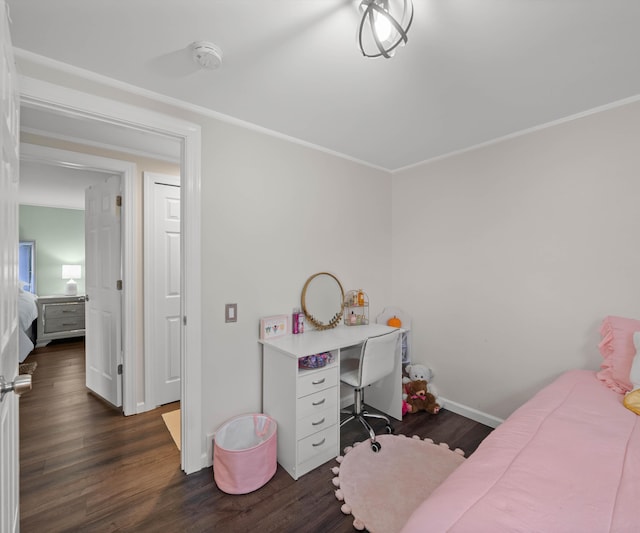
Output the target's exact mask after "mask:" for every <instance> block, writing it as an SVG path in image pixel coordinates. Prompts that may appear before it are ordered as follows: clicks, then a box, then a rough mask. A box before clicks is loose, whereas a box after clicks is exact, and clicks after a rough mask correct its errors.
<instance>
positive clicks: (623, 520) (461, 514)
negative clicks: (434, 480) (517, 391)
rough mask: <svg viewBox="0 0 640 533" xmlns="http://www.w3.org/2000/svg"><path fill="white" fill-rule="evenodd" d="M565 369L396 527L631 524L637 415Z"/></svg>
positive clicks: (639, 429)
mask: <svg viewBox="0 0 640 533" xmlns="http://www.w3.org/2000/svg"><path fill="white" fill-rule="evenodd" d="M622 399H623V396H622V395H621V394H617V393H615V392H613V391H612V390H611V389H609V388H607V386H606V385H605V384H604V383H602V382H601V381H599V380H598V379H597V378H596V375H595V372H590V371H587V370H572V371H569V372H566V373H565V374H563V375H562V376H560V377H559V378H558V379H557V380H556V381H554V382H553V383H552V384H551V385H549V386H547V387H545V388H544V389H542V390H541V391H540V392H539V393H538V394H536V395H535V396H534V397H533V398H532V399H531V400H530V401H528V402H527V403H526V404H525V405H523V406H522V407H520V409H518V410H517V411H516V412H515V413H513V414H512V415H511V416H510V417H509V418H508V419H507V420H506V421H505V422H504V423H503V424H502V425H501V426H499V427H498V428H497V429H496V430H495V431H493V432H492V433H491V435H489V437H487V438H486V439H485V441H484V442H483V443H482V444H481V445H480V447H479V448H478V449H477V450H476V452H475V453H473V455H472V456H471V457H470V458H469V459H468V460H467V461H465V462H464V463H463V464H462V465H461V466H460V467H459V468H458V469H457V470H456V471H455V472H453V474H451V476H449V478H448V479H447V480H446V481H445V482H444V483H443V484H442V485H440V487H438V489H436V490H435V491H434V492H433V493H432V495H431V496H430V497H429V498H428V499H427V500H426V501H425V502H424V503H423V504H422V505H421V506H420V507H419V508H418V509H417V510H416V511H415V512H414V513H413V515H412V516H411V518H410V519H409V521H408V522H407V524H406V525H405V527H404V528H403V529H402V533H424V532H427V531H428V532H441V531H451V532H473V533H496V532H515V531H521V532H525V531H526V532H529V531H538V532H544V533H547V532H553V533H555V532H567V533H576V532H581V533H587V532H638V531H640V417H639V416H638V415H635V414H634V413H632V412H631V411H629V410H628V409H626V408H625V407H624V406H623V405H622Z"/></svg>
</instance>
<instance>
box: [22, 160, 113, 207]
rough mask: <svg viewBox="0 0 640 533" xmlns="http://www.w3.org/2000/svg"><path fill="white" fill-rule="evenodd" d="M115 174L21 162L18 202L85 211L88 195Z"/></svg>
mask: <svg viewBox="0 0 640 533" xmlns="http://www.w3.org/2000/svg"><path fill="white" fill-rule="evenodd" d="M111 175H113V172H110V173H107V172H97V171H91V170H86V169H76V168H69V167H63V166H58V165H52V164H48V163H42V162H36V161H24V160H23V161H21V162H20V191H19V193H18V202H19V203H20V204H24V205H35V206H44V207H59V208H63V209H84V191H85V189H86V188H87V187H90V186H92V185H94V184H97V183H102V182H104V181H105V180H106V179H107V178H108V177H109V176H111Z"/></svg>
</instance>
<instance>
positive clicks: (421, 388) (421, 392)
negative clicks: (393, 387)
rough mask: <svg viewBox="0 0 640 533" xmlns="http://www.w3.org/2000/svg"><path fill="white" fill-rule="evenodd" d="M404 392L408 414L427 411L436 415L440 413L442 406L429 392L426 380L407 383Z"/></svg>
mask: <svg viewBox="0 0 640 533" xmlns="http://www.w3.org/2000/svg"><path fill="white" fill-rule="evenodd" d="M404 390H405V394H404V395H406V397H405V399H404V402H405V403H406V411H407V413H417V412H418V411H427V412H428V413H432V414H434V415H435V414H437V413H438V411H440V405H439V404H438V402H437V401H436V398H435V396H434V395H433V394H431V393H430V392H427V382H426V381H425V380H424V379H418V380H416V381H410V382H409V383H406V384H405V385H404ZM404 395H403V396H404Z"/></svg>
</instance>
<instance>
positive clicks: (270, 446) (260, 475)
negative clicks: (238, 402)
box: [213, 414, 278, 494]
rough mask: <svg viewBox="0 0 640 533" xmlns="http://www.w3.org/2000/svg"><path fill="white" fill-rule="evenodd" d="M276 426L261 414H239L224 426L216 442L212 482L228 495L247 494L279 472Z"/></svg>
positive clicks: (214, 444) (274, 422) (220, 428)
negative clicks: (277, 470)
mask: <svg viewBox="0 0 640 533" xmlns="http://www.w3.org/2000/svg"><path fill="white" fill-rule="evenodd" d="M277 452H278V445H277V424H276V421H275V420H273V419H272V418H269V417H268V416H267V415H262V414H248V415H240V416H237V417H235V418H232V419H230V420H227V421H226V422H225V423H223V424H222V425H221V426H220V427H219V428H218V430H217V431H216V433H215V437H214V443H213V479H214V480H215V482H216V485H218V488H219V489H220V490H221V491H223V492H226V493H227V494H246V493H248V492H252V491H254V490H256V489H259V488H260V487H262V486H263V485H264V484H265V483H266V482H267V481H269V480H270V479H271V478H272V477H273V475H274V474H275V473H276V468H277V466H278V463H277Z"/></svg>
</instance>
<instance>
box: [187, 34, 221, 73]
mask: <svg viewBox="0 0 640 533" xmlns="http://www.w3.org/2000/svg"><path fill="white" fill-rule="evenodd" d="M191 51H192V53H193V60H194V61H195V62H196V63H198V65H200V66H201V67H202V68H208V69H211V70H214V69H217V68H218V67H219V66H220V65H222V50H221V49H220V48H219V47H218V46H216V45H215V44H213V43H210V42H208V41H196V42H195V43H192V44H191Z"/></svg>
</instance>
